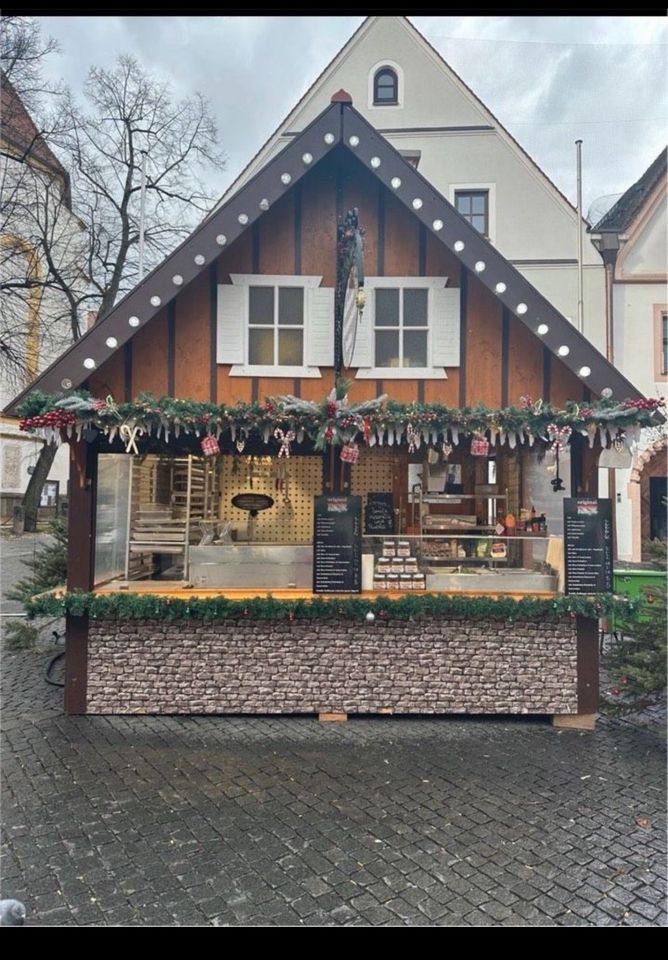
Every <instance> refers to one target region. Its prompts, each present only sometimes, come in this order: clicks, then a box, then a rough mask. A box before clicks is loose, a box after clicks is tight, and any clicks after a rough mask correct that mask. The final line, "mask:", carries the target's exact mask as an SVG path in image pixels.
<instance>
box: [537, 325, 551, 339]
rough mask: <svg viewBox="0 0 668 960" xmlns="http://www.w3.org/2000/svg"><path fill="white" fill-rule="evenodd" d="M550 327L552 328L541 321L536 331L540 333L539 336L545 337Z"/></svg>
mask: <svg viewBox="0 0 668 960" xmlns="http://www.w3.org/2000/svg"><path fill="white" fill-rule="evenodd" d="M549 329H550V328H549V327H548V325H547V324H546V323H539V324H538V327H537V328H536V333H537V334H538V336H539V337H544V336H545V334H546V333H547V332H548V330H549Z"/></svg>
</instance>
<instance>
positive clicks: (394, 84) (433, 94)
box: [221, 17, 605, 351]
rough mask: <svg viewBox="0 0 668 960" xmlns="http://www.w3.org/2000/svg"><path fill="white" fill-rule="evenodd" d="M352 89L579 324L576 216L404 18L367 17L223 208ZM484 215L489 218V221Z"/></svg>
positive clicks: (596, 314)
mask: <svg viewBox="0 0 668 960" xmlns="http://www.w3.org/2000/svg"><path fill="white" fill-rule="evenodd" d="M339 88H343V89H344V90H346V91H347V92H348V93H349V94H350V95H351V96H352V98H353V103H354V105H355V108H356V109H357V110H359V111H360V113H362V114H363V116H364V117H365V118H366V119H367V120H368V121H369V122H370V123H371V124H372V125H373V126H374V127H375V128H376V129H377V130H378V131H379V133H382V134H383V136H384V137H386V139H387V140H389V142H390V143H391V144H392V145H393V146H394V147H396V148H397V149H398V150H399V151H400V152H402V153H403V154H404V156H406V158H407V159H412V160H413V162H414V163H416V165H417V167H418V170H419V172H420V173H422V174H424V176H425V177H426V178H427V179H428V180H429V181H430V182H431V183H432V184H433V185H434V186H435V187H436V188H437V189H438V190H439V191H440V192H441V193H442V194H443V195H444V196H445V197H446V198H447V199H449V200H450V201H451V202H452V203H454V204H455V205H456V206H458V208H459V209H460V212H462V213H464V214H465V215H467V216H472V217H475V216H476V213H477V210H478V209H479V208H484V209H483V210H482V216H481V217H480V219H479V220H478V224H479V225H480V226H481V227H482V228H483V230H484V232H485V233H486V235H487V236H488V237H489V239H490V240H491V241H492V243H494V245H495V246H497V247H498V249H499V251H500V252H501V253H503V255H504V256H505V257H506V258H507V259H509V260H510V261H511V263H513V265H514V266H515V267H517V269H518V270H519V271H520V272H521V273H523V274H524V276H525V277H526V278H527V279H528V280H529V282H530V283H531V284H533V286H535V287H536V289H538V290H539V291H540V292H541V293H542V294H543V295H544V296H545V297H546V298H547V299H548V300H549V301H550V302H551V303H553V304H554V306H555V307H556V308H557V309H558V310H559V311H560V312H561V313H563V314H564V316H566V317H568V318H570V319H573V321H574V322H575V318H576V317H577V300H578V280H577V240H578V238H577V230H578V216H577V210H576V209H575V208H574V207H573V205H572V204H571V203H570V202H569V201H568V200H567V198H566V197H565V196H564V195H563V194H562V193H561V192H560V190H559V189H558V188H557V187H556V186H555V184H554V183H552V181H551V180H550V179H549V178H548V176H547V175H546V174H545V173H544V172H543V171H542V170H541V169H540V167H538V166H537V164H536V163H535V162H534V161H533V160H532V159H531V157H530V156H529V155H528V154H527V153H526V152H525V151H524V150H523V149H522V147H521V146H520V145H519V143H518V142H517V141H516V140H515V139H514V138H513V137H512V136H511V134H510V133H509V132H508V131H507V130H506V129H505V127H503V125H502V124H501V123H500V122H499V120H497V118H496V117H495V116H494V115H493V114H492V113H491V111H490V110H489V109H488V108H487V107H486V106H485V105H484V104H483V103H482V102H481V101H480V100H479V99H478V97H477V96H476V95H475V94H474V93H473V91H472V90H470V89H469V87H467V85H466V83H465V82H464V81H463V80H462V79H461V78H460V77H459V76H457V74H456V73H455V72H454V70H452V68H451V67H450V66H449V65H448V64H447V63H446V62H445V61H444V60H443V58H442V57H441V56H440V54H439V53H438V52H437V51H436V50H435V49H434V48H433V47H432V46H431V44H430V43H429V42H428V41H427V40H426V39H425V38H424V37H423V36H422V35H421V34H420V33H419V32H418V30H416V29H415V27H414V26H413V25H412V24H411V23H410V22H409V21H408V20H407V19H406V18H405V17H368V18H367V19H366V20H365V21H364V23H362V25H361V26H360V27H359V29H358V30H357V31H356V33H355V34H354V35H353V36H352V37H351V38H350V40H349V41H348V43H347V44H346V45H345V46H344V47H343V48H342V49H341V50H340V51H339V53H338V54H337V55H336V56H335V57H334V59H333V60H332V61H331V63H330V64H329V65H328V66H327V67H325V69H324V70H323V72H322V73H321V74H320V76H319V77H318V78H317V79H316V80H315V82H314V83H313V85H312V86H311V88H310V89H309V90H308V91H307V93H306V94H305V95H304V96H303V97H302V99H301V100H300V101H299V103H298V104H297V105H296V106H295V108H294V109H293V110H292V111H291V112H290V113H289V114H288V116H287V117H286V118H285V120H284V121H283V122H282V123H281V124H280V125H279V127H278V128H277V129H276V131H275V132H274V133H273V134H272V136H271V137H270V138H269V140H268V141H267V142H266V143H265V145H264V146H263V147H262V148H261V149H260V150H259V151H258V153H257V154H256V155H255V157H254V158H253V159H252V161H251V162H250V163H249V164H248V166H247V167H246V168H245V169H244V170H243V172H242V173H241V175H240V176H239V177H238V178H237V179H236V181H235V182H234V183H233V184H232V186H231V187H230V188H229V189H228V191H227V192H226V194H225V195H224V197H223V198H222V200H221V203H222V202H224V201H225V200H227V199H228V198H229V197H230V196H232V195H233V194H234V193H235V192H236V191H237V190H238V189H239V188H240V187H241V186H242V185H243V184H244V183H246V182H247V181H248V180H249V179H250V178H251V177H252V176H253V175H254V174H255V173H257V171H258V170H259V169H260V168H261V167H262V166H264V164H265V163H266V162H267V160H269V158H271V157H273V156H275V155H276V154H277V153H278V152H279V151H280V150H281V149H282V148H283V147H284V146H285V144H286V143H288V142H289V141H290V139H291V138H292V137H293V136H294V135H295V134H296V133H298V132H299V131H301V130H303V129H304V127H305V126H306V125H307V124H308V123H310V122H311V120H313V119H314V117H316V116H317V115H318V114H319V113H320V112H321V111H322V110H323V109H324V108H325V107H326V106H327V104H328V103H329V101H330V98H331V95H332V92H333V91H334V90H337V89H339ZM482 217H484V222H483V219H482ZM580 228H581V230H582V231H583V235H584V257H583V262H584V270H583V287H584V294H583V299H584V332H585V333H586V335H587V336H588V337H589V339H590V340H591V342H592V343H593V344H594V345H595V346H596V347H597V348H598V349H600V350H602V351H604V350H605V279H604V269H603V264H602V261H601V257H600V255H599V253H598V251H597V250H596V248H595V247H594V245H593V243H592V242H591V239H590V237H589V235H588V234H587V228H588V224H587V222H586V221H584V220H583V221H582V223H581V225H580Z"/></svg>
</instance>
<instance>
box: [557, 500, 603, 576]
mask: <svg viewBox="0 0 668 960" xmlns="http://www.w3.org/2000/svg"><path fill="white" fill-rule="evenodd" d="M564 550H565V558H566V593H580V594H583V593H584V594H586V593H611V592H612V504H611V501H610V500H597V499H595V498H591V497H567V498H565V499H564Z"/></svg>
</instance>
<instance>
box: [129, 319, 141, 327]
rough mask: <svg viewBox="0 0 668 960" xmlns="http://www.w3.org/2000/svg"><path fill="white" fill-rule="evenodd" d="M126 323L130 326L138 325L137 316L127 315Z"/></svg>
mask: <svg viewBox="0 0 668 960" xmlns="http://www.w3.org/2000/svg"><path fill="white" fill-rule="evenodd" d="M128 323H129V324H130V326H131V327H138V326H139V317H128Z"/></svg>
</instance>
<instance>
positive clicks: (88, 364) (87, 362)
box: [83, 357, 95, 370]
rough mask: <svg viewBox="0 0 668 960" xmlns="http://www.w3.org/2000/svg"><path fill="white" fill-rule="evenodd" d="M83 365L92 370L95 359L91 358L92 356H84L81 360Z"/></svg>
mask: <svg viewBox="0 0 668 960" xmlns="http://www.w3.org/2000/svg"><path fill="white" fill-rule="evenodd" d="M83 365H84V367H85V368H86V370H94V369H95V361H94V360H93V358H92V357H86V359H85V360H84V362H83Z"/></svg>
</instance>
